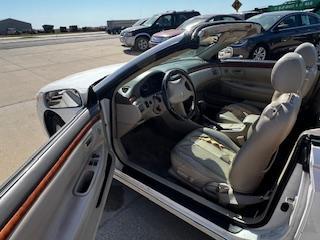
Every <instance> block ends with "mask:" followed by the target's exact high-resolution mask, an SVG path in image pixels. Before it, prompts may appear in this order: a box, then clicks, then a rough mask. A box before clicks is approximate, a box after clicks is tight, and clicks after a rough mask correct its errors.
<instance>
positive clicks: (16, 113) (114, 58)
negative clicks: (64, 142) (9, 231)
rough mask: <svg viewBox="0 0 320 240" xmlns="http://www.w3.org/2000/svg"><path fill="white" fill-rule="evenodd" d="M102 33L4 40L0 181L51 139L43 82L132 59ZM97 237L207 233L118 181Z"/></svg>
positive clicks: (195, 235)
mask: <svg viewBox="0 0 320 240" xmlns="http://www.w3.org/2000/svg"><path fill="white" fill-rule="evenodd" d="M102 36H103V35H99V36H98V37H97V36H91V38H90V37H88V36H83V37H82V38H81V36H80V37H74V39H73V38H72V37H71V38H68V40H66V39H59V40H57V39H56V40H53V39H50V38H49V39H45V40H38V39H28V40H26V39H16V40H14V39H11V40H10V41H9V42H8V41H7V40H3V39H0V66H1V67H0V86H1V87H0V139H1V141H0V164H1V167H0V185H1V184H2V183H3V182H4V181H5V179H7V178H8V176H10V175H11V174H12V173H13V172H14V171H15V170H16V169H17V168H19V166H21V164H22V163H23V162H24V161H26V160H27V158H28V157H30V156H31V154H32V153H33V152H34V151H35V150H36V149H37V148H39V147H40V146H41V145H42V144H44V143H45V142H46V141H47V140H48V137H47V136H46V134H45V132H44V131H43V129H42V126H41V125H40V122H39V120H38V118H37V114H36V101H35V95H36V93H37V91H38V90H39V89H40V88H41V87H42V86H44V85H46V84H48V83H50V82H52V81H55V80H57V79H59V78H62V77H65V76H67V75H70V74H72V73H76V72H80V71H84V70H88V69H92V68H95V67H101V66H104V65H109V64H112V63H121V62H126V61H129V60H130V59H132V58H133V57H134V55H135V54H134V53H131V52H130V51H128V52H124V49H123V47H121V46H120V43H119V40H118V39H115V38H114V36H108V35H106V34H105V35H104V36H105V37H104V38H103V37H102ZM72 39H73V40H72ZM40 42H41V44H40ZM23 44H24V45H23ZM17 46H19V47H17ZM97 239H101V240H102V239H117V240H119V239H207V237H206V236H205V235H203V234H202V233H201V232H199V231H197V230H196V229H194V228H193V227H191V226H189V225H188V224H186V223H184V222H183V221H181V220H180V219H178V218H176V217H175V216H173V215H172V214H170V213H168V212H166V211H165V210H163V209H161V208H159V207H158V206H156V205H155V204H153V203H151V202H150V201H149V200H147V199H145V198H144V197H142V196H140V195H139V194H137V193H135V192H133V191H131V190H130V189H128V188H126V187H125V186H123V185H121V184H120V183H118V182H114V183H113V186H112V188H111V192H110V195H109V198H108V204H107V207H106V209H105V212H104V214H103V218H102V221H101V223H100V227H99V232H98V235H97Z"/></svg>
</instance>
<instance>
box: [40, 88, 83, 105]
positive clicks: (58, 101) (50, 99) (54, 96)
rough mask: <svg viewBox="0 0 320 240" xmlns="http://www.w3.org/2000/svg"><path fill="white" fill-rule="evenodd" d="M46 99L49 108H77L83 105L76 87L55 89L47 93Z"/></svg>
mask: <svg viewBox="0 0 320 240" xmlns="http://www.w3.org/2000/svg"><path fill="white" fill-rule="evenodd" d="M45 101H46V105H47V107H48V108H52V109H58V108H76V107H81V106H82V100H81V96H80V94H79V93H78V92H77V90H74V89H62V90H54V91H51V92H48V93H46V95H45Z"/></svg>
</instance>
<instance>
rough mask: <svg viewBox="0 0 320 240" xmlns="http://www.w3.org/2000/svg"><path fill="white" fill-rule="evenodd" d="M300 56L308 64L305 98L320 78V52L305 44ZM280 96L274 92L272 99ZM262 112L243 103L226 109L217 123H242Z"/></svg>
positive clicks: (222, 111)
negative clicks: (319, 63) (319, 67)
mask: <svg viewBox="0 0 320 240" xmlns="http://www.w3.org/2000/svg"><path fill="white" fill-rule="evenodd" d="M295 52H296V53H298V54H300V55H301V56H302V58H303V59H304V61H305V63H306V78H305V80H304V83H303V88H302V91H301V96H302V97H305V96H307V94H308V93H309V92H310V90H311V88H312V86H314V83H315V82H316V79H317V77H318V66H317V62H318V52H317V49H316V48H315V46H314V45H313V44H311V43H303V44H301V45H300V46H298V47H297V48H296V50H295ZM278 96H279V93H278V92H277V91H275V92H274V94H273V96H272V99H276V98H277V97H278ZM260 113H261V110H259V109H258V108H257V107H255V106H253V105H252V104H250V103H249V102H247V101H244V102H241V103H235V104H230V105H228V106H226V107H224V108H223V109H222V110H221V111H220V112H219V113H218V116H217V121H218V122H221V123H241V122H243V120H244V119H245V117H246V116H248V115H250V114H256V115H259V114H260Z"/></svg>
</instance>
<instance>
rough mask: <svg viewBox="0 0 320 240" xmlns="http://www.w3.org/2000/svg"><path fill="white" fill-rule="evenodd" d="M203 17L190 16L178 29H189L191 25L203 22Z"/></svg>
mask: <svg viewBox="0 0 320 240" xmlns="http://www.w3.org/2000/svg"><path fill="white" fill-rule="evenodd" d="M205 20H206V19H205V18H202V17H194V18H190V19H189V20H187V21H185V22H184V23H182V24H181V25H180V26H179V27H178V29H180V30H183V31H185V30H189V29H191V28H192V27H193V26H195V25H197V24H198V23H201V22H205Z"/></svg>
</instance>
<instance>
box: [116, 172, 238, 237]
mask: <svg viewBox="0 0 320 240" xmlns="http://www.w3.org/2000/svg"><path fill="white" fill-rule="evenodd" d="M114 179H116V180H118V181H119V182H121V183H122V184H124V185H126V186H128V187H129V188H131V189H132V190H134V191H136V192H138V193H140V194H141V195H142V196H144V197H146V198H147V199H149V200H150V201H152V202H154V203H155V204H157V205H159V206H160V207H162V208H164V209H166V210H167V211H169V212H170V213H172V214H174V215H175V216H177V217H178V218H180V219H182V220H184V221H185V222H187V223H189V224H190V225H192V226H193V227H195V228H197V229H199V230H200V231H202V232H204V233H205V234H207V235H209V236H211V237H213V238H214V239H226V237H227V236H229V237H227V239H228V238H232V237H233V235H232V234H231V233H230V232H228V231H226V230H225V229H223V228H221V227H219V226H217V225H216V224H214V223H212V222H210V221H208V220H207V219H205V218H203V217H201V216H200V215H198V214H197V213H195V212H193V211H191V210H190V209H187V208H185V207H184V206H182V205H180V204H178V203H177V202H175V201H173V200H171V199H170V198H168V197H166V196H165V195H163V194H161V193H159V192H157V191H155V190H154V189H152V188H150V187H148V186H147V185H145V184H143V183H141V182H139V181H137V180H136V179H134V178H132V177H130V176H129V175H127V174H125V173H123V172H121V171H120V170H118V169H116V170H115V173H114ZM222 236H224V237H222Z"/></svg>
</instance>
